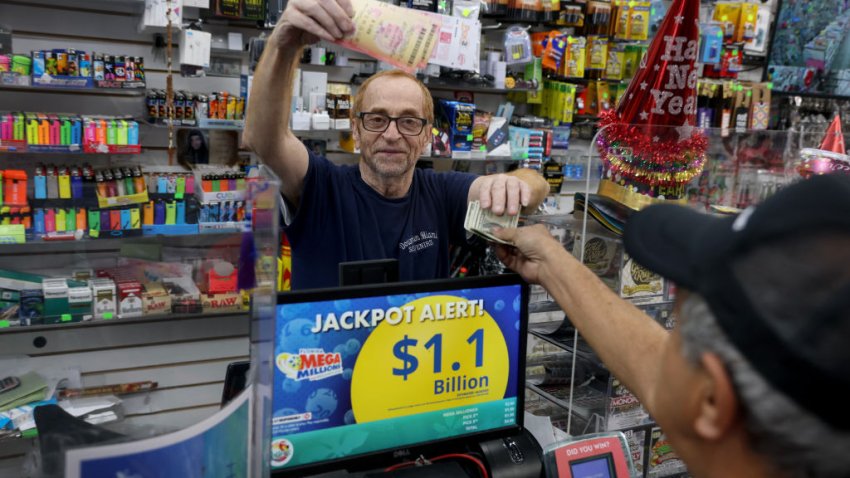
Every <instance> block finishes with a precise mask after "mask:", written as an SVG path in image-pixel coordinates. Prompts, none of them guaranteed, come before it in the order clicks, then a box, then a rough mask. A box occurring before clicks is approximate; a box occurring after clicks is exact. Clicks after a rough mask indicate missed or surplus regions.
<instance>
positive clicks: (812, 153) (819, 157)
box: [797, 115, 850, 178]
mask: <svg viewBox="0 0 850 478" xmlns="http://www.w3.org/2000/svg"><path fill="white" fill-rule="evenodd" d="M800 159H801V161H800V165H799V166H797V172H798V173H800V176H802V177H804V178H808V177H810V176H813V175H816V174H827V173H844V174H850V157H848V156H847V150H846V149H845V147H844V133H843V132H842V131H841V117H840V116H838V115H835V118H833V120H832V123H831V124H830V125H829V128H827V130H826V134H824V136H823V141H821V144H820V148H817V149H814V148H805V149H803V150H801V151H800Z"/></svg>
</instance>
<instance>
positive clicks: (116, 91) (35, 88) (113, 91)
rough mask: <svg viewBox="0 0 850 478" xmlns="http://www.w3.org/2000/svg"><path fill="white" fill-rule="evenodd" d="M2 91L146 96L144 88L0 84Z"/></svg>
mask: <svg viewBox="0 0 850 478" xmlns="http://www.w3.org/2000/svg"><path fill="white" fill-rule="evenodd" d="M0 91H18V92H36V93H39V94H41V93H48V94H74V95H96V96H144V95H145V89H144V88H70V87H52V86H39V85H32V86H21V85H3V84H0Z"/></svg>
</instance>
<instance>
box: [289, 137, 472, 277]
mask: <svg viewBox="0 0 850 478" xmlns="http://www.w3.org/2000/svg"><path fill="white" fill-rule="evenodd" d="M309 156H310V165H309V167H308V169H307V176H306V177H305V178H304V189H303V192H302V193H301V204H300V206H299V208H298V210H297V212H296V214H295V217H294V218H293V219H292V222H291V223H290V224H289V225H288V226H285V227H284V232H286V236H287V238H288V239H289V242H290V244H291V245H292V289H293V290H299V289H312V288H318V287H336V286H337V285H338V282H339V263H340V262H349V261H362V260H374V259H398V262H399V280H401V281H409V280H424V279H437V278H444V277H448V275H449V244H462V243H464V242H465V241H466V232H465V230H464V228H463V221H464V217H465V216H466V204H467V197H468V194H469V187H470V186H471V185H472V182H473V181H474V180H475V178H476V176H475V175H472V174H465V173H455V172H452V173H438V172H434V171H431V170H426V169H416V171H415V172H414V174H413V182H412V184H411V186H410V190H409V191H408V193H407V195H406V196H405V197H403V198H398V199H389V198H385V197H383V196H382V195H380V194H379V193H378V192H377V191H375V190H374V189H372V188H371V187H370V186H369V185H368V184H366V183H365V182H364V181H363V179H362V178H361V177H360V169H359V167H358V166H338V165H335V164H333V163H331V162H330V161H328V160H327V159H326V158H324V157H321V156H316V155H314V154H313V153H309Z"/></svg>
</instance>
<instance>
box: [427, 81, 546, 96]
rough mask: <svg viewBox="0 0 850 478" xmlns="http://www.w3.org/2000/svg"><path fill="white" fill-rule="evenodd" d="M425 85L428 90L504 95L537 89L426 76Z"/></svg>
mask: <svg viewBox="0 0 850 478" xmlns="http://www.w3.org/2000/svg"><path fill="white" fill-rule="evenodd" d="M425 86H427V87H428V89H429V90H435V91H469V92H472V93H482V94H492V95H504V94H508V93H527V92H529V91H537V90H535V89H528V88H495V87H493V86H487V85H472V84H468V83H463V82H461V81H445V80H439V79H435V78H428V79H427V82H425Z"/></svg>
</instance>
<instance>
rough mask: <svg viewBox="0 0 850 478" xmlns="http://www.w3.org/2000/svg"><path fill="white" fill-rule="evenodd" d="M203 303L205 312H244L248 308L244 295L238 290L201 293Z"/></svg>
mask: <svg viewBox="0 0 850 478" xmlns="http://www.w3.org/2000/svg"><path fill="white" fill-rule="evenodd" d="M201 304H202V307H203V311H204V313H207V312H242V311H244V310H246V308H245V306H244V305H243V303H242V295H241V294H239V293H238V292H230V293H226V294H201Z"/></svg>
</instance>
